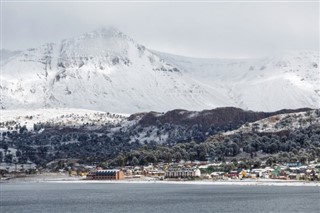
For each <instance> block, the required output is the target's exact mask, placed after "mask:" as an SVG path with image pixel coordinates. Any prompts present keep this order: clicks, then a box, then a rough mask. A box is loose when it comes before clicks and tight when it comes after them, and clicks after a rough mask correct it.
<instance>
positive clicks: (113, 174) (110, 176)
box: [87, 169, 124, 180]
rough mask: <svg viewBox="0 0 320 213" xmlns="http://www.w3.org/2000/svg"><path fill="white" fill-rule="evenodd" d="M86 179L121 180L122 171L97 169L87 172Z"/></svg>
mask: <svg viewBox="0 0 320 213" xmlns="http://www.w3.org/2000/svg"><path fill="white" fill-rule="evenodd" d="M87 179H88V180H123V179H124V173H123V171H121V170H118V169H107V170H97V171H95V172H89V174H88V175H87Z"/></svg>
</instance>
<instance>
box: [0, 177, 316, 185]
mask: <svg viewBox="0 0 320 213" xmlns="http://www.w3.org/2000/svg"><path fill="white" fill-rule="evenodd" d="M17 182H19V183H61V184H64V183H70V184H73V183H90V184H175V185H216V186H219V185H221V186H313V187H314V186H316V187H320V182H319V181H315V182H312V181H298V180H277V179H255V180H250V179H248V180H215V181H214V180H193V181H189V180H187V181H184V180H156V179H151V178H150V179H125V180H86V179H84V178H79V177H69V176H64V175H63V176H49V175H48V176H47V175H45V176H33V177H25V178H13V179H9V180H1V184H3V183H17Z"/></svg>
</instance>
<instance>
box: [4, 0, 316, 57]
mask: <svg viewBox="0 0 320 213" xmlns="http://www.w3.org/2000/svg"><path fill="white" fill-rule="evenodd" d="M108 25H112V26H115V27H117V28H118V29H120V30H121V31H122V32H124V33H125V34H127V35H129V36H130V37H132V38H133V39H134V40H136V41H137V42H139V43H141V44H143V45H145V46H146V47H148V48H150V49H154V50H159V51H163V52H169V53H174V54H180V55H186V56H194V57H227V58H231V57H232V58H233V57H252V56H256V55H265V54H269V53H270V52H277V51H281V50H319V3H316V2H313V3H312V2H311V3H310V2H309V3H297V2H296V3H285V2H283V3H262V2H256V3H254V2H246V3H243V2H242V3H230V2H229V3H221V2H220V3H218V2H211V3H190V2H189V3H181V2H180V3H177V2H176V3H137V2H135V3H133V2H132V3H106V2H104V3H76V2H69V3H52V2H51V3H48V2H47V3H43V2H42V3H40V2H34V3H21V2H20V3H19V2H16V3H12V2H3V3H2V32H1V33H2V44H3V48H6V49H12V50H23V49H26V48H29V47H37V46H39V45H41V44H43V43H47V42H52V41H53V42H59V41H60V40H62V39H64V38H69V37H73V36H75V35H79V34H81V33H84V32H89V31H92V30H94V29H96V28H99V27H101V26H108Z"/></svg>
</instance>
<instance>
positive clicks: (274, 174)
mask: <svg viewBox="0 0 320 213" xmlns="http://www.w3.org/2000/svg"><path fill="white" fill-rule="evenodd" d="M230 164H231V162H230ZM224 165H225V164H224ZM145 177H150V178H154V179H159V180H163V179H167V180H177V179H180V180H196V179H199V180H200V179H212V180H232V179H262V178H263V179H280V180H307V181H320V164H309V165H301V164H300V163H295V164H287V165H275V166H273V167H263V168H251V169H242V168H238V169H235V170H230V171H226V170H225V169H224V168H223V167H222V164H221V163H216V164H209V163H201V162H199V163H180V164H173V163H172V164H157V165H152V164H150V165H149V166H127V167H123V168H117V169H109V170H105V169H102V168H99V167H98V168H95V169H93V170H92V171H91V172H89V173H88V174H87V178H86V179H91V180H122V179H143V178H145Z"/></svg>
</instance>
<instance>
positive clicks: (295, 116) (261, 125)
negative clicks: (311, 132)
mask: <svg viewBox="0 0 320 213" xmlns="http://www.w3.org/2000/svg"><path fill="white" fill-rule="evenodd" d="M312 124H320V109H316V110H311V111H306V112H298V113H285V114H279V115H275V116H271V117H268V118H265V119H261V120H259V121H256V122H252V123H247V124H244V125H242V126H241V127H240V128H239V129H237V130H233V131H228V132H226V133H224V134H225V135H230V134H234V133H240V132H242V133H250V132H253V131H255V132H280V131H283V130H296V129H299V128H308V127H309V126H310V125H312Z"/></svg>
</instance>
